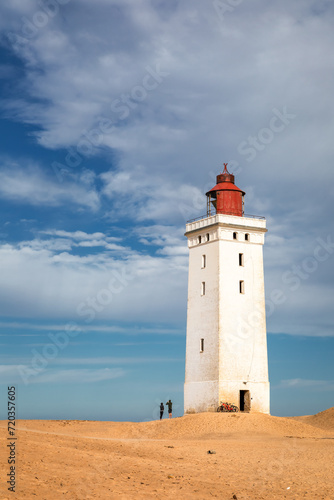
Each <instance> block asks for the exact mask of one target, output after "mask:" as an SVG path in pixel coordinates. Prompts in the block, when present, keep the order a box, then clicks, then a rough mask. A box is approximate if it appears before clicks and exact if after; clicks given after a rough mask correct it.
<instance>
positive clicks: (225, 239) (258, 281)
mask: <svg viewBox="0 0 334 500" xmlns="http://www.w3.org/2000/svg"><path fill="white" fill-rule="evenodd" d="M265 231H266V229H265V220H263V219H250V218H246V217H236V216H227V215H223V214H218V215H215V216H212V217H208V218H206V219H202V220H201V221H196V222H194V223H190V224H187V233H186V236H187V237H188V246H189V282H188V317H187V346H186V378H185V388H184V396H185V412H189V411H205V410H206V409H208V408H210V407H213V406H214V407H216V406H218V404H219V402H220V401H222V400H223V401H229V402H234V403H235V404H237V405H238V406H239V391H240V390H250V392H251V398H252V400H251V404H252V407H251V410H252V411H262V412H264V413H269V382H268V361H267V339H266V320H265V299H264V278H263V255H262V245H263V243H264V233H265ZM233 232H236V233H237V240H234V239H233ZM207 233H209V234H210V241H209V242H203V241H204V240H206V235H207ZM246 233H247V234H248V235H249V241H246V240H245V234H246ZM199 236H201V238H202V242H201V243H200V244H199V242H198V237H199ZM239 253H242V254H243V255H244V266H239ZM203 254H205V255H206V268H205V269H201V260H202V255H203ZM240 280H243V281H244V286H245V293H244V294H241V293H240V292H239V281H240ZM202 281H205V284H206V293H205V296H201V282H202ZM201 338H204V341H205V348H204V352H203V353H201V352H200V339H201Z"/></svg>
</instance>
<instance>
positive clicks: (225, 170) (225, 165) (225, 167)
mask: <svg viewBox="0 0 334 500" xmlns="http://www.w3.org/2000/svg"><path fill="white" fill-rule="evenodd" d="M227 165H228V163H224V171H223V174H228V173H229V172H228V170H227Z"/></svg>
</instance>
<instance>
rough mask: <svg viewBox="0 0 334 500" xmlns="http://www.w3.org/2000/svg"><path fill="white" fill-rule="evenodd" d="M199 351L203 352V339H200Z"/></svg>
mask: <svg viewBox="0 0 334 500" xmlns="http://www.w3.org/2000/svg"><path fill="white" fill-rule="evenodd" d="M199 352H204V339H201V343H200V348H199Z"/></svg>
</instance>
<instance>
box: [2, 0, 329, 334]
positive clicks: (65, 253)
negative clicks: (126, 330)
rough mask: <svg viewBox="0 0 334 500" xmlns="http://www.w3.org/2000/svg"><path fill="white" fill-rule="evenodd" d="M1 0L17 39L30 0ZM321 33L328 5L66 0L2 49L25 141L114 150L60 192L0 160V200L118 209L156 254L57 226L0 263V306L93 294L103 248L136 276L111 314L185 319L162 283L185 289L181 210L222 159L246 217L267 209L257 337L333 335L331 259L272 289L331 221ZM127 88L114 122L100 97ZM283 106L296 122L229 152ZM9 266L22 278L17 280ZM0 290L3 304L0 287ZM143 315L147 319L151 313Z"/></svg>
mask: <svg viewBox="0 0 334 500" xmlns="http://www.w3.org/2000/svg"><path fill="white" fill-rule="evenodd" d="M1 9H2V12H3V14H4V15H3V16H1V18H0V28H1V27H2V29H3V30H5V31H7V32H8V31H9V32H11V33H12V34H14V35H15V34H19V33H21V32H22V17H23V16H26V17H27V18H28V19H29V20H31V19H32V16H33V15H34V13H35V11H36V9H40V6H39V4H38V2H33V1H27V2H18V1H15V2H11V4H10V5H5V4H4V5H1ZM96 26H98V30H97V29H96ZM332 26H333V5H332V4H331V3H328V2H317V3H315V2H314V1H313V0H298V1H295V2H288V1H284V0H283V1H278V0H276V1H273V2H270V3H268V2H264V1H263V0H259V1H258V2H255V3H252V4H249V3H247V2H241V3H240V5H238V6H236V7H235V8H234V9H233V11H232V12H230V13H227V14H226V16H225V18H224V19H221V18H220V17H219V15H218V13H217V12H216V11H215V9H214V7H213V3H212V2H211V3H208V4H204V3H203V2H201V1H199V0H194V1H193V2H191V3H190V2H183V3H182V2H168V3H167V2H165V3H163V2H158V3H152V2H150V1H148V0H147V1H146V0H141V1H138V2H136V4H134V3H133V2H131V1H126V2H125V1H117V0H115V1H106V0H96V1H95V2H94V4H93V3H92V2H89V1H87V0H83V1H82V2H81V3H80V9H76V8H75V7H74V5H73V4H72V3H71V2H70V3H69V4H68V5H66V6H63V7H61V9H60V13H59V15H57V16H55V18H54V19H50V21H49V22H48V24H47V26H45V28H43V29H39V30H36V33H35V34H34V35H33V36H32V37H31V38H30V39H29V40H28V42H27V43H25V44H24V45H21V46H18V45H16V46H15V47H14V50H15V51H16V54H17V55H18V56H19V57H20V58H21V59H22V60H23V63H24V70H22V71H23V73H22V76H21V78H19V79H17V81H19V85H20V88H19V92H16V93H15V92H13V94H12V95H20V98H19V99H18V98H16V97H14V98H13V97H11V96H9V97H7V99H6V100H4V101H2V106H3V108H4V110H5V112H6V114H7V116H8V117H9V118H10V119H14V120H18V121H23V122H27V123H33V124H35V125H36V129H37V131H36V133H35V136H34V137H35V139H36V141H37V142H38V143H39V144H40V145H43V146H44V147H45V148H49V149H56V148H59V147H62V148H69V147H71V148H72V149H71V151H74V152H75V153H76V154H77V155H79V157H80V158H81V159H82V158H84V156H85V153H83V152H82V146H83V144H82V141H85V140H86V139H87V134H88V135H90V137H91V140H92V141H93V142H94V141H95V142H96V141H97V143H96V144H97V145H96V144H91V145H90V150H89V151H87V152H86V156H89V157H92V156H94V155H95V154H97V153H100V154H103V155H104V158H108V159H110V157H109V153H110V152H112V153H113V150H115V149H116V150H117V152H116V153H117V154H116V155H115V156H114V155H113V156H112V163H111V170H110V172H106V173H104V174H102V175H96V177H95V176H94V174H92V173H91V172H90V171H85V172H82V175H81V178H80V179H81V180H80V181H79V182H76V180H77V179H76V178H75V179H72V178H71V183H69V184H66V185H61V184H56V183H53V182H49V179H48V178H47V177H45V176H43V175H42V174H41V173H40V172H39V173H36V172H35V173H34V169H33V170H32V173H30V172H29V174H28V173H27V170H25V169H26V166H22V168H20V169H16V172H15V173H14V172H13V173H12V172H11V171H10V168H9V169H7V170H6V169H5V170H4V171H3V173H2V177H1V176H0V194H1V195H2V197H3V198H5V199H7V200H8V199H10V200H14V201H20V200H21V201H25V202H27V203H31V204H35V205H49V206H50V205H51V206H60V205H62V204H68V203H70V204H74V205H75V206H76V207H83V208H89V209H91V210H97V208H99V207H100V206H101V205H100V202H101V200H103V202H104V201H106V206H107V207H108V208H107V211H108V212H109V217H110V219H111V220H112V221H113V223H114V221H116V223H117V221H119V220H120V219H121V218H123V217H124V218H128V219H129V220H130V221H131V223H132V224H133V226H136V225H138V223H139V224H140V225H141V226H142V225H143V223H144V222H145V223H146V222H148V223H149V224H152V226H151V229H150V230H149V231H148V232H146V233H145V230H143V229H142V228H140V230H141V233H140V232H138V233H136V234H137V235H138V237H139V238H140V242H141V243H142V244H144V245H146V247H147V250H148V252H151V250H153V249H154V250H155V251H156V255H155V257H149V256H147V255H141V254H138V252H136V251H130V250H129V249H126V250H123V249H122V247H121V245H119V246H115V245H118V243H119V242H118V241H116V240H113V241H111V240H107V237H100V236H93V235H91V237H90V238H88V237H82V238H80V237H78V238H76V237H75V236H74V234H72V235H70V234H60V233H59V234H56V233H54V234H50V236H57V237H59V241H58V242H53V241H52V238H50V239H49V242H45V243H44V249H43V243H40V241H38V240H36V241H35V242H34V243H31V244H30V245H29V244H28V243H24V244H23V246H21V247H20V248H19V247H17V248H12V249H11V250H10V251H9V250H8V251H7V254H6V256H5V260H4V262H5V263H6V266H8V269H10V270H11V273H12V275H13V276H14V278H13V279H10V277H9V271H5V272H4V277H5V284H6V286H7V289H8V293H9V296H11V297H12V299H14V297H15V293H16V291H17V290H18V292H17V293H18V296H19V297H20V299H21V301H20V302H19V303H20V304H21V306H20V307H21V314H22V313H23V312H24V311H26V312H27V311H29V310H32V311H37V310H38V306H39V307H40V310H41V311H44V313H46V311H48V313H47V314H48V315H51V314H52V311H53V312H54V311H55V310H56V311H57V312H61V311H65V310H66V311H67V314H69V311H70V310H71V309H72V310H73V307H74V303H75V302H76V301H78V300H79V301H80V300H82V297H88V296H90V294H91V295H92V296H94V294H96V293H98V291H99V290H100V289H101V287H103V286H105V281H104V278H105V277H106V276H105V274H104V275H103V272H105V269H109V267H108V266H110V267H112V266H116V265H119V263H118V262H117V261H116V260H115V259H114V260H112V262H111V261H110V256H109V254H108V256H106V254H107V253H108V252H107V250H108V249H109V250H114V251H115V252H117V251H119V252H120V253H121V252H122V251H123V253H124V259H125V260H127V265H128V266H129V268H131V269H135V270H136V272H137V274H136V281H135V282H134V284H133V286H131V287H128V289H127V292H126V293H125V295H124V297H125V296H126V298H125V299H124V301H123V300H122V301H121V299H120V296H119V299H118V298H117V299H116V298H115V301H114V306H115V309H117V310H118V311H119V317H121V316H120V315H121V314H122V313H123V314H124V317H126V316H127V312H128V310H129V309H131V315H133V317H136V318H139V317H145V313H144V312H145V311H146V313H147V314H148V315H149V317H153V316H155V317H158V314H159V313H162V316H163V317H166V311H165V312H163V311H162V305H161V302H163V304H164V305H165V306H166V309H167V302H168V300H169V302H168V304H169V305H168V307H169V308H171V309H170V310H173V311H176V317H181V316H182V318H183V317H184V312H182V313H181V307H184V306H183V305H182V306H181V303H182V301H181V302H180V301H179V303H176V301H173V300H172V298H171V297H172V296H174V295H175V297H177V294H175V290H176V289H177V290H179V291H180V290H181V289H182V294H183V295H182V294H181V295H182V297H184V293H185V292H184V291H185V287H186V285H185V284H184V283H183V282H182V280H183V279H184V277H185V275H186V267H187V262H186V247H185V245H184V246H183V242H182V236H181V232H182V231H183V226H184V222H185V220H186V219H189V218H192V217H196V216H199V215H201V214H203V213H205V197H204V193H205V192H206V190H207V189H208V188H210V187H212V185H213V184H214V180H215V179H214V175H215V174H216V173H218V172H217V171H218V170H219V168H220V167H219V166H220V165H221V163H222V161H223V160H224V161H227V160H229V161H230V165H231V166H232V170H235V171H236V172H238V174H237V177H236V183H237V184H238V185H239V186H240V187H242V188H245V190H246V192H247V194H246V200H245V203H246V207H245V209H246V212H247V213H255V214H256V213H258V214H260V215H265V216H267V218H268V229H269V234H268V239H267V244H266V247H265V274H266V292H267V299H268V301H269V303H270V301H271V300H272V299H271V294H272V292H273V291H274V290H277V289H278V290H281V291H282V292H283V293H284V295H285V297H286V300H285V301H284V303H282V304H279V305H278V306H276V307H275V313H274V314H273V315H272V316H269V317H268V329H269V331H273V332H279V331H285V332H287V333H300V334H303V333H306V334H310V335H311V334H312V335H324V334H326V335H328V334H330V335H332V323H333V322H332V306H331V302H330V297H331V296H332V283H333V279H334V276H333V269H334V268H333V266H332V264H331V259H328V260H327V261H325V262H321V263H319V266H318V268H317V269H316V271H314V272H312V273H309V274H308V277H307V278H305V279H304V278H303V279H302V278H301V279H300V286H299V287H298V289H296V290H291V286H290V285H289V284H286V283H283V282H282V276H283V275H284V273H286V272H291V270H292V268H293V266H303V262H304V259H305V258H308V257H310V256H312V255H313V250H314V242H315V241H316V239H317V238H318V237H322V238H326V237H327V234H328V232H329V230H328V228H329V227H331V225H332V215H331V213H332V206H333V197H334V189H333V185H334V182H333V181H334V179H333V168H332V157H333V139H332V138H333V133H334V127H333V120H332V116H333V111H334V109H333V100H332V88H333V74H334V73H333V63H332V49H331V47H332V45H333V38H334V32H333V29H332ZM14 38H15V37H14ZM11 43H13V37H11ZM157 64H159V65H160V68H161V71H162V72H163V73H165V74H166V73H168V75H166V76H163V77H162V78H161V82H160V83H159V85H158V86H157V87H156V88H155V89H154V90H152V91H147V96H146V97H145V98H143V100H141V101H138V100H137V101H136V100H135V99H134V98H133V95H135V94H133V92H134V89H135V88H136V87H138V86H141V87H142V86H143V79H144V78H145V76H147V71H148V70H147V68H148V67H150V68H151V69H152V68H153V69H156V68H157ZM150 81H151V83H152V79H151V80H150ZM60 82H61V84H60ZM137 90H138V89H137ZM131 93H132V98H131V102H130V104H127V105H126V106H127V114H128V116H127V117H126V118H124V119H122V118H121V114H120V112H119V111H118V112H117V111H115V108H113V109H114V110H112V109H111V104H112V103H114V102H115V100H116V99H119V100H120V101H122V99H123V100H125V99H129V96H128V94H130V95H131ZM123 95H124V96H125V97H122V96H123ZM122 104H124V102H123V103H122ZM284 108H286V109H287V111H288V114H292V115H295V118H293V119H291V120H290V123H288V124H285V125H286V126H285V127H284V129H283V130H282V131H281V132H277V133H275V134H274V135H273V138H272V140H271V141H269V143H268V144H263V142H262V143H261V144H260V148H258V149H256V148H253V150H254V151H255V154H256V157H255V159H254V160H253V161H248V160H249V158H248V156H249V155H248V154H244V153H242V152H240V144H241V143H242V141H246V143H247V142H249V140H252V141H254V139H255V140H257V141H259V139H258V138H259V136H260V135H261V131H263V130H264V129H268V126H269V124H270V120H271V119H272V117H273V109H277V110H279V112H281V113H283V110H284ZM101 117H105V118H108V119H110V121H111V122H112V126H109V130H108V131H107V132H103V133H102V132H101V129H99V128H98V127H100V124H101ZM96 130H97V131H98V135H97V136H96V135H95V136H94V131H95V132H96ZM99 130H100V131H99ZM93 137H95V139H94V138H93ZM86 146H87V143H86ZM64 156H65V154H64ZM232 160H233V161H234V163H233V162H232ZM64 161H65V158H64ZM237 164H239V165H237ZM80 165H81V163H80ZM233 165H234V166H233ZM80 169H82V167H81V166H79V169H78V170H80ZM96 170H97V169H96ZM99 172H100V171H99ZM72 181H73V182H72ZM101 181H102V183H101ZM95 184H96V185H98V186H99V187H100V188H101V191H102V195H103V196H102V195H101V196H100V195H99V194H98V193H97V188H94V185H95ZM101 184H102V185H101ZM103 215H105V214H103ZM110 219H109V220H110ZM104 221H106V219H104ZM153 224H154V225H153ZM171 224H178V226H177V229H175V232H177V236H175V234H173V231H174V229H171V230H170V231H166V229H163V228H161V227H159V226H167V225H171ZM181 226H182V227H181ZM58 231H59V229H58ZM65 232H66V231H65ZM155 232H156V235H155V234H154V233H155ZM61 238H63V240H61ZM67 240H69V242H70V243H68V241H67ZM70 244H71V246H72V247H71V248H72V249H73V248H74V246H75V244H77V245H80V247H81V248H82V249H87V250H88V249H89V248H93V247H92V245H101V246H103V245H104V247H103V249H102V251H99V252H98V253H97V254H96V255H95V256H94V257H93V256H91V255H85V256H84V257H80V256H77V255H74V254H72V253H71V250H70V249H69V248H68V247H67V245H70ZM29 246H30V248H29ZM155 247H156V248H155ZM95 249H98V246H96V247H95ZM4 251H5V248H4V247H3V249H2V252H4ZM34 252H35V253H34ZM48 252H49V253H48ZM104 252H105V253H104ZM118 257H119V256H118ZM119 258H120V257H119ZM15 259H18V260H17V261H15ZM34 259H35V260H34ZM38 259H40V267H38V265H37V260H38ZM14 261H15V265H17V269H18V270H19V271H21V273H22V274H21V276H22V278H21V283H20V284H19V283H18V277H17V275H16V271H15V269H16V267H15V266H14ZM27 266H28V269H27ZM29 266H30V268H29ZM56 266H58V268H56ZM103 270H104V271H103ZM176 270H179V271H180V273H181V274H180V275H177V273H176ZM99 273H100V274H99ZM173 273H174V274H173ZM155 274H156V276H154V275H155ZM43 277H45V278H43ZM47 277H49V278H50V282H51V283H52V284H53V285H54V292H53V291H52V290H51V291H49V292H48V294H49V297H48V299H47V298H46V297H45V296H44V295H45V293H42V292H41V290H44V289H45V287H46V286H47V282H48V280H47ZM43 279H44V281H43ZM22 280H23V281H22ZM24 280H25V281H24ZM22 283H29V284H30V283H32V285H31V286H32V295H34V297H35V299H36V300H35V302H34V303H30V302H29V300H31V302H32V298H31V299H29V297H26V296H25V295H24V292H23V291H22ZM14 289H15V293H14ZM20 290H21V291H20ZM81 292H82V294H81ZM180 293H181V291H180ZM2 294H3V297H6V293H5V291H4V290H2ZM57 294H59V295H57ZM181 295H179V298H180V297H181ZM59 297H60V304H59V306H58V303H59ZM74 297H75V299H74ZM162 297H163V299H162ZM166 297H167V299H166ZM159 300H160V301H161V302H160V304H159ZM182 300H183V298H182ZM27 301H28V302H29V307H27V305H26V304H27ZM48 301H49V302H48ZM5 302H6V301H5ZM47 302H48V305H47ZM16 303H17V302H16ZM137 303H138V304H139V306H138V307H140V308H141V309H142V313H141V314H140V312H139V309H138V308H137ZM66 304H68V306H66ZM58 307H59V309H57V308H58ZM10 310H12V309H10ZM152 310H156V311H157V313H156V315H154V314H153V313H152V316H150V314H151V311H152ZM182 310H183V309H182ZM135 311H136V312H135ZM147 311H149V312H147ZM183 311H184V310H183ZM103 314H106V312H104V313H103ZM114 314H115V311H114V310H113V312H112V313H111V312H110V314H109V317H114ZM117 315H118V313H117Z"/></svg>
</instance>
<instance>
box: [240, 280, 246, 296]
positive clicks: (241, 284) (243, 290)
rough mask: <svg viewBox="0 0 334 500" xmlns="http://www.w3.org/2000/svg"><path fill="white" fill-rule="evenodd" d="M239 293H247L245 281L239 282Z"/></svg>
mask: <svg viewBox="0 0 334 500" xmlns="http://www.w3.org/2000/svg"><path fill="white" fill-rule="evenodd" d="M239 292H240V293H245V282H244V281H239Z"/></svg>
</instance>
